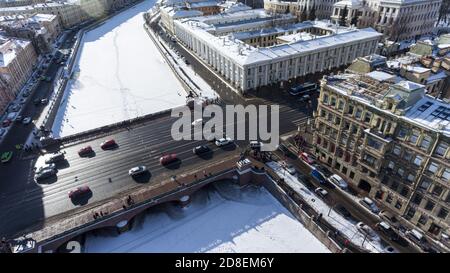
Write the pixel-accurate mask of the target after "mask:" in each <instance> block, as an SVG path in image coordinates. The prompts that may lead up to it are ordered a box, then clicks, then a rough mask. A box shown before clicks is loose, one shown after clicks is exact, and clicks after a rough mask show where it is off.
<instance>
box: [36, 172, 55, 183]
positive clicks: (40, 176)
mask: <svg viewBox="0 0 450 273" xmlns="http://www.w3.org/2000/svg"><path fill="white" fill-rule="evenodd" d="M54 175H56V169H46V170H43V171H41V172H39V173H36V174H35V175H34V180H35V181H36V182H37V181H41V180H44V179H47V178H50V177H52V176H54Z"/></svg>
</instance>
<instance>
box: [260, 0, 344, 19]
mask: <svg viewBox="0 0 450 273" xmlns="http://www.w3.org/2000/svg"><path fill="white" fill-rule="evenodd" d="M338 1H339V0H298V1H279V0H264V9H265V10H267V11H268V12H271V13H279V14H285V13H291V14H293V15H295V16H297V17H298V18H299V19H300V21H304V20H314V19H316V18H317V19H320V20H323V19H330V16H331V14H332V13H333V5H334V4H335V3H337V2H338Z"/></svg>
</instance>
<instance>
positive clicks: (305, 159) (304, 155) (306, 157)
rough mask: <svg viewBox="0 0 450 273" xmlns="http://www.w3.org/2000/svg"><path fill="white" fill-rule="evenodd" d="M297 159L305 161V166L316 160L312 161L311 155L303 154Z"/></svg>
mask: <svg viewBox="0 0 450 273" xmlns="http://www.w3.org/2000/svg"><path fill="white" fill-rule="evenodd" d="M299 157H300V159H301V160H303V161H305V163H306V164H309V165H311V164H314V163H316V160H314V158H313V157H312V156H311V155H309V154H308V153H304V152H303V153H301V154H300V155H299Z"/></svg>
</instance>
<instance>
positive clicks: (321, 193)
mask: <svg viewBox="0 0 450 273" xmlns="http://www.w3.org/2000/svg"><path fill="white" fill-rule="evenodd" d="M314 192H315V193H316V194H317V195H318V196H320V197H322V198H325V197H326V196H327V195H328V192H327V191H326V190H324V189H322V188H321V187H318V188H317V189H315V190H314Z"/></svg>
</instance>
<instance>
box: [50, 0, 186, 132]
mask: <svg viewBox="0 0 450 273" xmlns="http://www.w3.org/2000/svg"><path fill="white" fill-rule="evenodd" d="M154 4H155V0H147V1H144V2H142V3H140V4H138V5H136V6H135V7H132V8H130V9H128V10H126V11H124V12H122V13H120V14H118V15H116V16H114V17H112V18H111V19H109V20H107V21H106V22H104V23H103V24H101V25H100V26H99V27H97V28H95V29H93V30H91V31H89V32H87V33H86V34H85V35H84V37H83V40H82V41H81V45H80V52H79V54H78V56H77V60H76V63H75V66H74V73H73V74H72V78H73V79H71V80H70V81H69V83H68V85H67V89H66V91H65V92H66V93H65V94H64V98H63V101H62V103H61V106H60V109H59V111H58V115H57V117H56V120H55V122H54V124H53V128H52V130H53V133H54V135H55V136H66V135H70V134H74V133H78V132H82V131H85V130H89V129H93V128H96V127H99V126H104V125H108V124H111V123H114V122H119V121H122V120H126V119H130V118H134V117H138V116H142V115H146V114H149V113H154V112H158V111H162V110H165V109H168V108H173V107H176V106H180V105H183V104H184V103H185V97H186V95H187V94H186V92H185V91H184V90H183V87H182V86H181V84H180V82H179V81H178V79H177V78H176V77H175V75H173V73H172V71H171V70H170V68H169V67H168V65H167V64H166V63H165V62H164V59H163V57H162V56H161V55H160V53H159V51H158V49H157V48H156V46H155V45H154V44H153V42H152V40H151V39H150V37H148V34H147V33H146V32H145V30H144V27H143V24H144V18H143V13H144V12H146V11H148V10H150V9H151V8H152V7H153V5H154Z"/></svg>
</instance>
